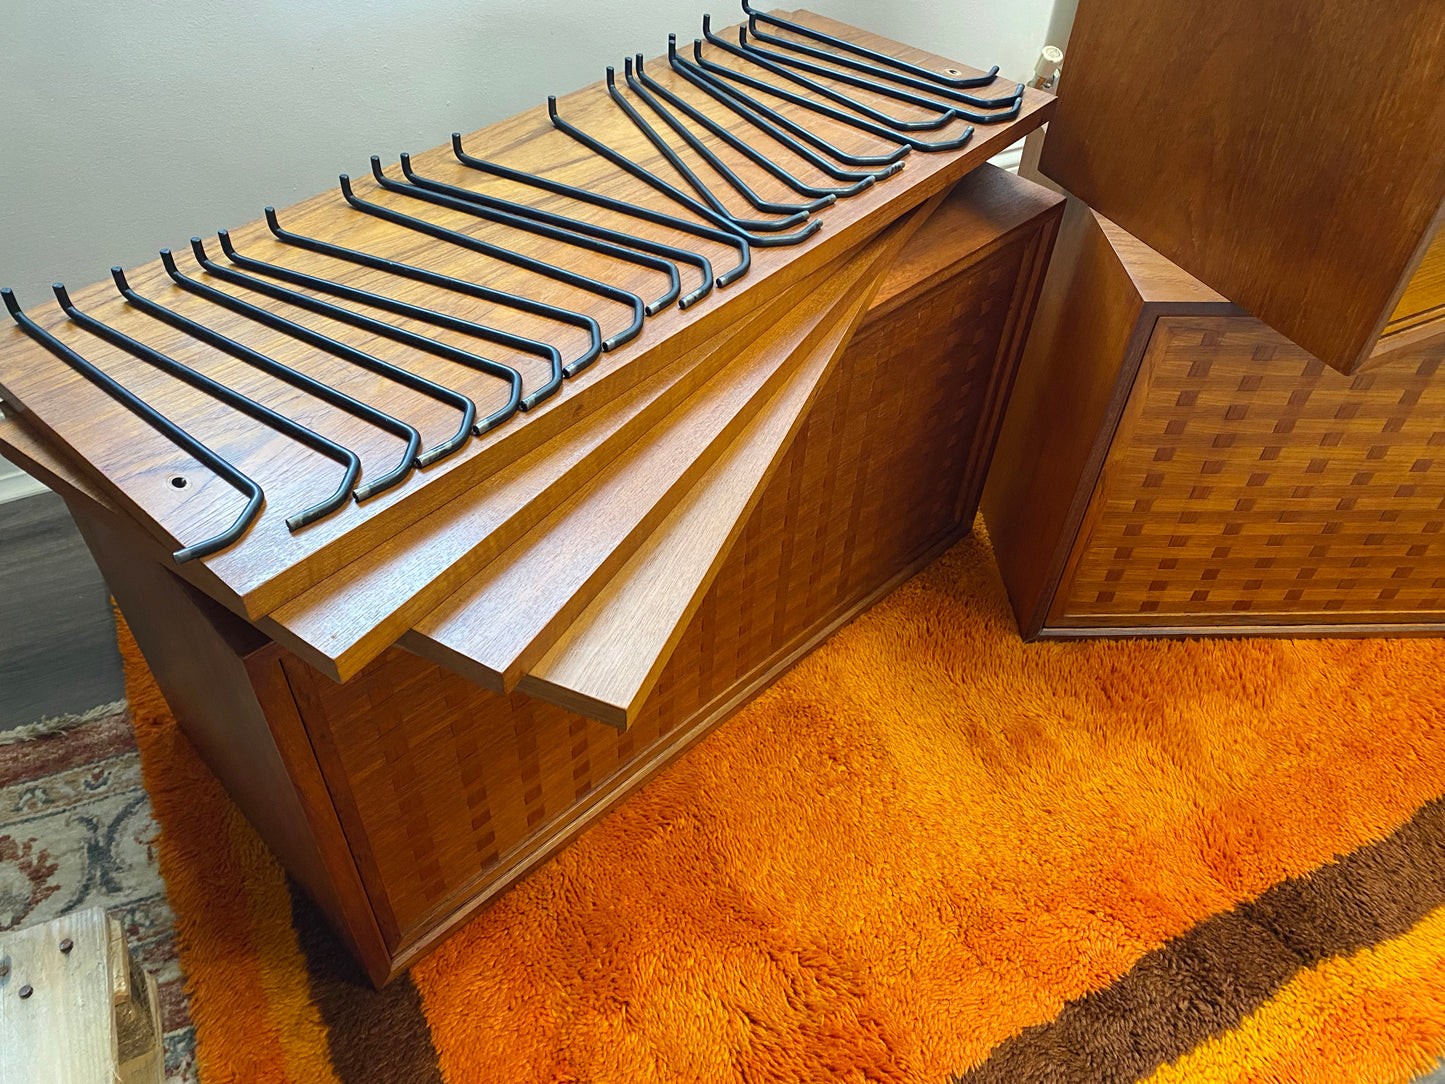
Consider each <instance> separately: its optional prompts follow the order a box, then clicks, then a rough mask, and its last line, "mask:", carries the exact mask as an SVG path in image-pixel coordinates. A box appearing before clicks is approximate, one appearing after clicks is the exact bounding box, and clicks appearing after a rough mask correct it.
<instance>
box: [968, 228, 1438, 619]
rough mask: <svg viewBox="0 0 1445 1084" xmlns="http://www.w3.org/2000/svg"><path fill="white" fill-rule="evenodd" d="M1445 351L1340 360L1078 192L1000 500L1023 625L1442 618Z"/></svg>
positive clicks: (1024, 373)
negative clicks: (1328, 359)
mask: <svg viewBox="0 0 1445 1084" xmlns="http://www.w3.org/2000/svg"><path fill="white" fill-rule="evenodd" d="M1442 359H1445V342H1441V341H1436V342H1434V344H1433V345H1431V344H1426V345H1420V346H1416V347H1412V348H1405V349H1401V350H1399V351H1397V352H1396V353H1394V354H1393V355H1392V356H1390V357H1389V358H1387V359H1383V360H1382V361H1381V362H1379V363H1378V364H1377V365H1375V366H1373V367H1371V368H1370V369H1369V370H1367V371H1363V372H1359V373H1356V374H1354V375H1353V376H1346V375H1343V374H1341V373H1338V372H1335V371H1334V370H1333V369H1330V368H1329V367H1327V366H1325V365H1324V364H1323V363H1322V362H1321V361H1319V360H1318V359H1316V358H1314V357H1312V356H1311V355H1309V354H1308V353H1306V352H1305V351H1304V350H1302V349H1301V348H1300V347H1299V346H1297V345H1296V344H1295V343H1292V342H1291V341H1290V340H1289V339H1287V338H1285V337H1284V336H1283V335H1281V334H1279V333H1278V332H1277V331H1275V330H1273V329H1271V328H1270V327H1268V326H1266V325H1265V324H1264V323H1262V322H1261V321H1259V320H1256V319H1254V318H1253V317H1251V316H1248V315H1247V314H1245V313H1244V312H1243V311H1242V310H1241V309H1240V308H1239V307H1238V306H1235V305H1233V304H1231V303H1230V302H1229V301H1227V300H1225V299H1224V298H1223V297H1221V296H1219V295H1218V294H1216V293H1214V292H1213V291H1212V290H1210V289H1209V288H1208V287H1207V286H1205V285H1204V284H1203V283H1201V282H1199V281H1198V280H1196V279H1193V278H1192V277H1190V276H1189V275H1187V274H1184V273H1183V272H1182V271H1180V269H1179V268H1177V267H1175V266H1174V265H1173V264H1171V263H1170V262H1169V261H1167V260H1165V259H1164V258H1163V257H1162V256H1160V255H1159V254H1158V253H1156V252H1154V251H1152V250H1151V249H1149V248H1148V247H1147V246H1144V245H1143V244H1141V243H1140V242H1139V241H1138V240H1137V239H1135V238H1133V237H1131V236H1130V235H1129V234H1127V233H1125V232H1124V231H1123V230H1122V229H1120V228H1118V227H1117V226H1115V225H1113V224H1112V223H1110V222H1108V221H1107V220H1105V219H1103V218H1101V217H1100V216H1099V215H1097V214H1096V213H1094V212H1093V211H1090V210H1089V209H1088V208H1086V207H1084V206H1083V205H1082V204H1080V203H1078V202H1077V201H1071V203H1070V206H1069V209H1068V211H1067V213H1066V215H1065V223H1064V226H1063V228H1062V230H1061V234H1060V240H1059V245H1058V248H1057V251H1056V256H1055V260H1054V263H1053V265H1052V266H1051V267H1050V270H1049V278H1048V280H1047V282H1046V284H1045V292H1044V297H1043V299H1042V301H1041V302H1040V309H1039V313H1038V318H1037V320H1036V321H1035V326H1034V330H1033V333H1032V335H1031V338H1030V340H1029V344H1028V347H1027V349H1026V351H1025V356H1024V361H1023V363H1022V366H1021V369H1020V373H1019V378H1018V383H1017V385H1016V388H1015V393H1014V396H1013V400H1012V404H1011V406H1010V409H1009V414H1008V417H1007V419H1006V420H1005V425H1004V430H1003V433H1002V435H1001V437H1000V441H999V447H998V453H997V456H996V457H995V460H994V467H993V470H992V472H991V474H990V477H989V480H988V485H987V488H986V490H985V494H984V501H983V511H984V516H985V519H986V521H987V524H988V529H989V533H990V535H991V537H992V539H993V542H994V549H995V552H996V554H997V556H998V561H999V567H1000V569H1001V571H1002V574H1003V579H1004V583H1005V584H1006V586H1007V588H1008V592H1009V597H1010V600H1011V602H1012V604H1013V608H1014V613H1015V615H1016V617H1017V619H1018V623H1019V627H1020V630H1021V631H1022V632H1023V634H1024V635H1025V636H1027V637H1030V638H1032V637H1036V636H1044V637H1050V636H1054V637H1058V636H1087V635H1114V634H1126V633H1127V634H1139V633H1155V634H1158V633H1182V632H1189V633H1230V634H1239V633H1250V632H1254V633H1259V632H1272V633H1286V632H1287V633H1290V634H1300V633H1320V634H1329V635H1339V634H1343V633H1349V632H1369V633H1384V632H1389V633H1400V632H1411V631H1433V632H1439V631H1441V628H1442V624H1445V372H1442V371H1441V361H1442Z"/></svg>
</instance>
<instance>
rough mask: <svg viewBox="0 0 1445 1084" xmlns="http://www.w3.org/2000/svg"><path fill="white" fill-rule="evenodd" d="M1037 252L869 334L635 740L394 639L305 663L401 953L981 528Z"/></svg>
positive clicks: (1026, 246) (316, 723)
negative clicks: (619, 786) (867, 603)
mask: <svg viewBox="0 0 1445 1084" xmlns="http://www.w3.org/2000/svg"><path fill="white" fill-rule="evenodd" d="M1039 250H1040V235H1039V234H1037V233H1034V234H1028V235H1026V236H1024V237H1022V238H1019V239H1017V240H1015V241H1013V242H1012V243H1010V244H1008V245H1006V246H1004V247H1002V248H1000V249H999V250H997V251H996V252H994V253H993V254H992V255H990V256H987V257H986V258H985V259H983V260H982V261H980V262H979V263H977V264H976V265H974V266H972V267H970V268H968V269H966V270H963V271H961V272H959V273H957V274H955V275H954V276H953V277H951V278H948V279H946V280H945V281H944V282H943V283H941V284H940V285H938V286H937V287H935V288H934V289H932V290H931V291H929V292H928V293H927V294H925V295H923V296H922V297H921V298H919V299H917V300H916V301H913V302H909V303H907V304H904V305H901V306H899V307H898V308H896V309H893V310H891V311H888V312H886V313H884V314H882V315H880V316H879V317H878V318H877V319H874V320H871V321H869V322H865V323H864V325H863V326H862V327H861V328H860V329H859V332H858V334H857V336H856V337H855V339H854V341H853V342H852V343H851V344H850V345H849V347H848V348H847V350H846V351H845V352H844V355H843V357H842V358H841V359H840V360H839V362H838V365H837V368H836V369H835V371H834V372H833V374H832V375H831V376H830V377H829V378H828V379H827V381H826V382H825V383H824V386H823V387H822V388H821V389H820V391H819V393H818V397H817V399H816V400H815V403H814V405H813V408H812V410H811V412H810V413H809V415H808V418H807V420H806V421H805V422H804V424H803V426H802V428H801V430H800V431H799V433H798V435H797V437H796V438H795V441H794V443H793V444H792V445H791V447H790V449H789V451H788V452H787V453H786V455H785V457H784V459H783V461H782V463H781V464H780V465H779V468H778V470H777V472H776V474H775V475H774V476H773V478H772V480H771V482H770V483H769V485H768V486H767V488H766V489H765V490H764V493H763V496H762V498H761V500H760V502H759V504H758V506H757V508H756V509H755V511H754V512H753V514H752V516H751V517H750V519H749V521H748V523H747V524H746V526H745V527H744V529H743V532H742V534H741V535H740V537H739V538H738V540H737V542H736V543H735V545H734V547H733V549H732V551H731V553H730V554H729V556H728V557H727V559H726V561H725V563H724V566H723V568H722V570H721V571H720V572H719V574H718V577H717V579H716V581H715V583H714V584H713V586H712V588H711V589H710V590H709V592H708V594H707V595H706V596H705V598H704V600H703V602H702V604H701V606H700V608H699V610H698V612H697V614H696V615H695V617H694V618H693V620H692V622H691V624H690V625H689V626H688V628H687V630H686V631H685V632H684V634H683V636H682V639H681V640H680V642H679V644H678V646H677V648H676V649H675V651H674V653H673V655H672V657H671V659H670V660H669V662H668V664H667V666H666V668H665V669H664V671H663V673H662V675H661V677H660V678H659V680H658V683H657V685H656V687H655V689H654V690H653V693H652V694H651V696H650V697H649V699H648V701H647V704H646V705H645V706H644V708H643V710H642V712H641V714H640V717H639V719H638V721H637V722H636V723H635V724H634V726H633V727H632V728H631V729H630V730H629V731H627V732H626V733H619V732H618V731H616V730H614V729H612V728H610V727H607V726H605V725H603V724H601V723H598V722H595V721H593V720H590V719H584V718H582V717H580V716H577V715H573V714H570V713H568V712H566V711H564V710H562V709H561V708H558V707H555V706H553V705H551V704H547V703H545V702H543V701H540V700H534V699H532V698H530V697H527V696H525V695H522V694H518V693H514V694H512V695H511V696H506V697H500V696H495V695H493V694H492V693H489V692H487V691H486V690H484V689H482V688H481V687H479V686H476V685H473V684H471V683H469V682H467V681H466V680H464V679H463V678H461V677H458V676H457V675H456V674H454V673H452V672H451V671H449V670H446V669H444V668H442V667H439V666H437V665H436V664H434V663H432V662H429V661H427V660H424V659H421V658H418V657H416V656H414V655H411V654H408V653H406V652H404V651H401V650H399V649H395V648H393V649H392V650H390V651H388V652H387V653H386V654H384V655H383V656H381V657H380V658H379V659H378V660H377V661H376V662H374V663H373V664H372V665H371V666H369V667H368V668H367V669H366V670H364V671H363V672H362V673H361V674H359V675H358V676H357V677H355V678H353V679H352V680H351V681H349V682H347V683H346V684H345V685H336V684H334V683H332V682H330V681H328V680H327V679H325V678H324V677H322V676H321V675H320V674H318V673H317V672H316V671H314V670H312V669H311V668H310V667H309V666H307V665H306V664H305V663H303V662H301V661H300V660H298V659H296V658H295V657H291V656H287V657H286V658H285V660H284V665H285V667H286V671H287V674H288V676H289V678H290V680H291V683H292V687H293V689H294V690H295V691H296V694H297V699H298V702H299V703H300V704H301V705H302V707H303V713H304V715H305V720H306V726H307V729H308V732H309V733H311V734H312V735H313V742H314V744H315V746H316V748H317V755H318V758H319V759H320V761H321V762H322V766H323V771H324V772H325V774H326V775H327V782H328V787H329V789H330V790H331V792H332V794H333V796H334V797H335V800H336V803H337V808H338V813H339V815H340V816H341V818H342V823H343V825H344V827H345V829H346V833H347V838H348V840H349V842H350V845H351V846H352V848H353V850H354V852H355V853H356V854H357V856H358V859H359V866H360V868H361V870H362V877H363V880H364V881H365V882H366V884H367V889H368V892H369V894H370V895H371V896H372V899H373V903H374V905H375V906H376V910H377V913H378V918H379V920H380V922H381V924H382V926H383V934H384V936H385V937H386V938H387V939H388V941H389V942H390V943H392V944H393V945H394V944H396V943H397V942H398V941H401V942H405V940H406V938H407V935H408V931H410V930H419V929H425V928H428V927H429V925H430V923H431V921H432V918H433V916H434V915H435V914H436V913H437V911H438V909H442V910H445V909H446V908H447V907H449V906H451V905H452V904H454V903H455V902H456V901H457V900H461V899H467V898H472V897H474V896H475V895H476V894H477V892H478V891H479V889H478V884H479V883H484V882H485V880H486V878H487V877H488V875H489V874H492V875H494V876H496V877H500V876H501V873H500V872H499V871H500V870H501V867H502V866H503V865H505V863H506V862H507V861H508V858H509V856H511V855H516V854H518V853H521V852H523V851H525V850H526V847H527V844H528V841H529V839H530V838H532V837H534V836H535V835H536V833H538V832H541V831H545V830H547V829H548V827H549V826H550V825H552V824H554V823H555V822H556V820H557V819H558V818H559V817H560V816H562V815H563V814H565V813H566V812H567V811H568V810H569V809H571V808H572V807H573V806H575V805H576V803H578V802H580V801H583V800H584V799H587V798H588V797H589V795H592V794H593V792H594V791H596V790H599V789H604V788H605V787H606V785H608V784H609V782H610V781H612V780H615V779H618V778H621V776H622V774H623V772H624V769H627V768H629V767H631V766H633V765H634V764H636V763H639V762H640V761H641V759H642V758H645V757H647V756H649V755H650V754H651V753H653V752H654V751H656V750H657V749H658V748H659V747H660V746H662V745H663V743H664V739H666V738H667V737H668V735H670V734H672V733H673V732H674V731H676V730H678V728H680V727H684V726H686V725H689V724H690V723H691V722H692V721H693V720H696V719H699V718H702V717H704V716H706V715H707V714H708V712H709V711H710V710H711V707H712V705H714V704H715V703H718V702H720V701H721V700H723V699H725V698H726V697H727V696H729V695H731V694H732V691H733V690H735V689H737V688H739V687H740V686H741V685H742V684H744V683H745V682H746V681H748V680H751V679H752V678H753V677H754V676H755V675H758V674H760V673H761V672H763V670H765V669H766V668H767V667H768V666H770V665H772V664H773V662H774V661H775V660H777V659H779V658H782V657H785V656H786V655H787V654H788V652H790V651H792V650H793V649H794V647H795V645H797V644H798V643H799V642H801V640H802V639H803V638H805V637H806V636H807V635H809V634H810V633H811V632H812V631H813V630H816V629H820V628H824V627H826V626H827V625H828V623H829V622H831V621H833V620H835V619H836V618H837V616H839V615H841V614H844V613H847V612H848V611H849V609H850V608H852V607H854V606H856V604H857V603H858V601H859V600H860V599H863V598H866V597H867V596H868V595H869V594H870V593H872V592H873V591H874V590H876V589H877V588H878V587H879V586H880V585H881V584H884V583H886V582H888V581H889V580H890V579H891V578H892V577H894V576H895V575H896V574H897V573H898V572H899V570H901V569H904V568H907V567H908V566H909V564H910V563H911V562H913V561H915V560H916V559H918V557H920V556H921V555H923V554H926V553H928V552H929V551H930V550H932V549H934V548H936V547H938V546H939V545H940V544H943V543H946V542H947V541H948V540H949V539H951V538H953V537H956V536H958V535H960V534H962V533H963V532H964V531H966V530H967V529H968V526H969V525H970V524H971V522H972V519H973V511H974V508H975V507H976V505H977V500H978V490H979V488H980V484H981V480H982V479H981V477H980V475H981V473H982V468H983V466H984V465H985V464H986V461H987V454H986V451H987V448H991V446H992V442H993V439H994V436H995V435H996V433H995V430H996V426H997V418H998V415H999V413H1000V411H999V404H998V402H997V399H998V397H999V396H1000V395H1001V394H1002V391H1001V389H1002V388H1003V387H1006V386H1007V385H1008V380H1009V372H1011V368H1012V366H1013V365H1014V364H1015V363H1016V360H1017V359H1016V351H1014V350H1013V349H1012V347H1011V346H1010V345H1009V344H1010V343H1012V342H1013V341H1014V336H1013V332H1014V331H1015V325H1016V323H1017V321H1018V320H1019V319H1020V313H1019V307H1018V306H1017V305H1015V304H1014V303H1013V302H1014V299H1015V297H1016V295H1017V293H1018V291H1019V290H1020V289H1023V288H1024V287H1023V286H1021V285H1020V283H1021V281H1022V282H1026V281H1029V280H1030V278H1031V276H1032V273H1033V271H1034V270H1035V266H1036V261H1037V259H1038V256H1039ZM1005 370H1007V371H1005ZM980 443H982V444H983V445H984V446H985V450H984V452H982V453H979V452H978V451H977V450H976V449H977V446H978V445H979V444H980Z"/></svg>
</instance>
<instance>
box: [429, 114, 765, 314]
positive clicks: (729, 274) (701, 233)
mask: <svg viewBox="0 0 1445 1084" xmlns="http://www.w3.org/2000/svg"><path fill="white" fill-rule="evenodd" d="M452 154H453V155H455V156H456V159H457V161H458V162H460V163H461V164H462V165H464V166H466V167H467V168H468V169H475V170H476V171H477V172H479V173H489V174H491V175H492V176H494V177H502V178H504V179H506V180H509V181H516V182H517V183H518V184H525V185H530V186H531V187H533V188H540V189H542V190H543V191H544V192H555V193H556V194H557V195H559V196H567V197H568V198H569V199H575V200H578V201H579V202H582V203H590V204H592V205H593V206H594V207H605V208H606V209H607V210H609V211H616V212H618V213H619V214H624V215H629V216H630V217H632V218H640V219H642V220H643V221H644V222H653V223H656V224H657V225H659V226H670V227H672V228H673V229H676V230H681V231H683V232H684V233H690V234H692V235H693V236H694V237H703V238H706V239H707V240H709V241H717V242H718V243H719V244H724V245H728V246H729V247H731V248H735V249H737V250H738V264H737V266H736V267H733V268H731V269H729V270H727V271H724V272H723V273H722V274H721V275H719V276H718V277H717V284H718V285H719V286H729V285H731V284H732V283H734V282H736V281H737V280H738V279H740V278H742V277H743V276H744V275H746V274H747V273H748V268H749V267H750V266H751V265H752V253H751V252H750V251H749V247H748V241H747V238H745V237H743V236H742V235H741V234H739V233H737V232H736V231H734V230H720V229H717V228H716V227H714V226H708V225H704V224H703V223H701V222H693V221H692V220H690V219H686V218H678V217H677V216H676V215H670V214H666V213H664V212H662V211H657V210H654V209H653V208H651V207H642V206H640V205H638V204H636V203H627V202H626V201H624V200H619V199H613V198H612V197H611V196H604V195H602V194H601V193H600V192H593V191H592V190H591V189H587V188H578V187H577V186H576V185H570V184H564V183H563V182H561V181H554V180H552V179H551V178H548V177H539V176H537V175H536V174H534V173H526V172H524V171H523V170H520V169H512V168H511V167H510V166H504V165H500V164H499V163H497V162H488V161H487V160H486V159H484V158H476V157H474V156H472V155H470V154H468V153H467V152H466V151H465V150H464V149H463V147H462V134H461V133H460V132H453V133H452Z"/></svg>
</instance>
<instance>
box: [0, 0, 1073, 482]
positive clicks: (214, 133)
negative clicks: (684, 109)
mask: <svg viewBox="0 0 1445 1084" xmlns="http://www.w3.org/2000/svg"><path fill="white" fill-rule="evenodd" d="M734 4H735V0H716V2H714V3H704V2H702V0H625V2H624V0H605V2H604V0H432V2H426V3H424V2H420V0H290V2H287V0H152V2H141V0H4V5H3V7H4V15H3V19H0V285H9V286H13V287H14V288H15V290H16V292H17V294H18V295H19V298H20V300H21V302H22V303H23V304H26V305H33V304H39V303H40V302H42V301H45V300H47V299H48V298H49V297H50V292H49V284H50V283H51V282H53V281H56V280H61V281H66V282H69V283H70V284H72V285H74V286H82V285H86V284H89V283H91V282H95V281H97V280H99V279H102V278H104V277H105V274H106V269H107V268H109V267H110V266H111V265H112V264H116V263H119V264H124V265H127V266H129V265H134V264H139V263H144V262H146V261H148V260H150V259H152V258H154V256H155V253H156V250H157V249H158V248H160V247H162V246H163V245H171V246H177V247H178V246H180V245H182V244H183V243H184V242H185V240H186V238H188V237H190V236H191V235H192V234H201V235H207V234H210V233H212V232H214V231H215V230H216V229H217V228H218V227H221V226H226V225H236V224H239V223H241V222H246V221H250V220H251V219H253V218H256V217H258V216H259V214H260V210H261V208H262V207H263V206H264V205H266V204H268V203H273V204H276V205H277V206H283V207H284V206H286V205H287V204H290V203H293V202H295V201H296V200H299V199H302V198H304V197H306V196H309V195H312V194H313V193H315V192H319V191H322V190H323V189H326V188H328V187H331V186H333V185H334V184H335V183H336V175H337V173H340V172H343V171H345V172H351V173H361V172H364V171H365V169H366V162H367V158H368V156H369V155H371V154H373V153H376V154H382V155H383V156H386V157H391V156H394V155H395V154H396V153H398V152H399V151H403V150H423V149H425V148H427V147H432V146H435V145H436V144H438V143H441V142H443V141H444V140H445V139H446V137H447V135H448V133H450V132H452V131H453V130H461V131H471V130H473V129H476V128H480V127H482V126H483V125H486V124H489V123H491V122H492V121H495V120H500V119H502V118H503V117H507V116H510V115H511V114H513V113H516V112H518V111H519V110H522V109H525V108H527V107H529V106H535V105H538V104H540V103H541V102H543V101H544V100H545V98H546V96H547V95H548V94H550V93H556V94H563V93H566V92H568V91H571V90H575V89H577V88H578V87H580V86H584V85H585V84H587V83H589V82H591V81H593V80H595V79H597V78H599V77H600V76H601V74H602V69H603V68H604V67H605V66H606V65H607V64H609V63H620V61H621V58H622V57H623V56H626V55H629V54H630V53H633V52H638V51H641V52H644V53H646V54H648V55H649V56H651V55H654V54H656V53H658V52H660V51H662V49H663V48H664V47H665V45H666V41H667V34H668V32H669V31H675V32H676V33H677V34H678V35H679V36H680V37H682V36H686V37H689V38H690V37H695V36H697V34H698V32H699V26H700V19H701V16H702V13H703V12H704V11H712V12H713V14H714V16H715V17H716V18H717V20H718V21H719V22H720V23H721V24H722V25H728V24H730V23H731V22H733V21H735V19H736V18H737V9H736V7H735V6H734ZM811 6H812V9H813V10H816V11H818V12H821V13H823V14H826V15H830V16H833V17H836V18H839V19H842V20H844V21H845V22H849V23H853V24H855V25H857V26H861V27H864V28H866V29H869V30H873V31H876V32H878V33H881V34H884V35H886V36H888V37H891V38H894V39H897V40H900V41H905V42H909V43H911V44H916V45H919V46H923V47H927V48H930V49H932V50H934V51H936V52H939V53H942V54H943V55H945V56H949V57H952V58H954V59H957V60H962V61H965V62H966V63H970V64H974V65H977V66H980V67H987V66H989V65H991V64H998V65H999V66H1000V67H1002V68H1003V70H1004V72H1005V73H1006V74H1008V75H1010V76H1012V77H1014V78H1017V79H1024V78H1027V76H1028V74H1029V73H1030V71H1031V69H1032V65H1033V61H1034V58H1035V57H1036V55H1037V52H1038V47H1039V46H1040V45H1041V44H1042V43H1043V39H1044V36H1045V34H1046V32H1047V29H1048V26H1049V17H1050V12H1051V10H1052V6H1053V4H1052V0H882V2H879V0H812V4H811ZM6 469H7V465H6V464H5V463H4V461H3V460H0V478H3V476H4V474H5V473H6ZM0 488H3V487H0Z"/></svg>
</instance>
